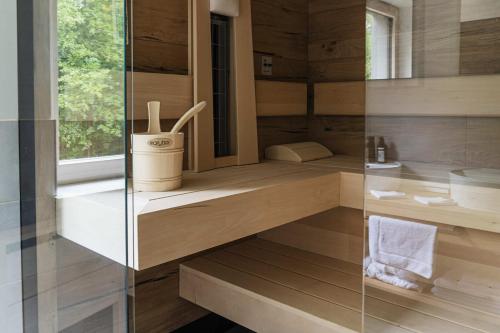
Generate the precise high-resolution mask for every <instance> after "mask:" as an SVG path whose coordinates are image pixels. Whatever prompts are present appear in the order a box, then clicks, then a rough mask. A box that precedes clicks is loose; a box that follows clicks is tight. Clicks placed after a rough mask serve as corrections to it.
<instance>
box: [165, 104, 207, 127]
mask: <svg viewBox="0 0 500 333" xmlns="http://www.w3.org/2000/svg"><path fill="white" fill-rule="evenodd" d="M206 106H207V102H205V101H203V102H200V103H198V104H196V105H195V106H193V107H192V108H191V109H189V110H188V111H187V112H186V113H184V115H183V116H182V117H181V119H179V120H178V121H177V123H175V125H174V127H172V131H170V133H172V134H176V133H178V132H179V131H180V130H181V128H182V127H183V126H184V125H186V123H187V122H188V121H189V119H191V118H193V117H194V116H195V115H196V114H197V113H198V112H200V111H202V110H203V109H204V108H205V107H206Z"/></svg>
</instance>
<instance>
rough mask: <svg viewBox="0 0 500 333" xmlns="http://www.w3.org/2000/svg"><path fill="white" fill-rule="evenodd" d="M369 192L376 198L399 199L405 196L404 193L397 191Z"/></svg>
mask: <svg viewBox="0 0 500 333" xmlns="http://www.w3.org/2000/svg"><path fill="white" fill-rule="evenodd" d="M370 194H371V195H373V196H374V197H375V198H377V199H378V200H387V199H401V198H404V197H406V193H404V192H397V191H376V190H370Z"/></svg>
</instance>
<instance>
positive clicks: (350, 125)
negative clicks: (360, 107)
mask: <svg viewBox="0 0 500 333" xmlns="http://www.w3.org/2000/svg"><path fill="white" fill-rule="evenodd" d="M308 131H309V140H311V141H316V142H319V143H321V144H322V145H324V146H325V147H327V148H328V149H330V150H331V151H332V152H333V153H334V154H340V155H349V156H356V157H359V159H360V160H362V159H363V156H364V152H365V117H363V116H355V117H352V116H315V117H313V118H312V119H310V120H309V124H308Z"/></svg>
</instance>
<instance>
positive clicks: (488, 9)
mask: <svg viewBox="0 0 500 333" xmlns="http://www.w3.org/2000/svg"><path fill="white" fill-rule="evenodd" d="M495 17H500V1H499V0H462V14H461V17H460V21H461V22H468V21H476V20H484V19H489V18H495Z"/></svg>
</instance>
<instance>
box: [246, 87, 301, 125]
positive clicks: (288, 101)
mask: <svg viewBox="0 0 500 333" xmlns="http://www.w3.org/2000/svg"><path fill="white" fill-rule="evenodd" d="M255 87H256V99H257V115H258V116H260V117H262V116H306V115H307V84H305V83H295V82H278V81H263V80H257V81H256V82H255Z"/></svg>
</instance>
